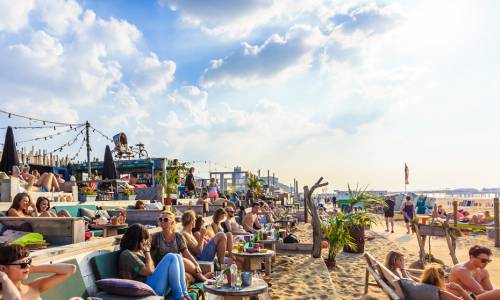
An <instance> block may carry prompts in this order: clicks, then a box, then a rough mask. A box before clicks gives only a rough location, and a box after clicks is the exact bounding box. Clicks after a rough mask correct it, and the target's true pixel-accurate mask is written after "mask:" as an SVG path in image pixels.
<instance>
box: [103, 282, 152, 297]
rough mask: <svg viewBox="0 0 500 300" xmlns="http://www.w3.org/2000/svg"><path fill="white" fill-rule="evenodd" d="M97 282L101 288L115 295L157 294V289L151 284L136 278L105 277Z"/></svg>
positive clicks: (137, 295) (141, 295) (140, 295)
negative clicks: (154, 289)
mask: <svg viewBox="0 0 500 300" xmlns="http://www.w3.org/2000/svg"><path fill="white" fill-rule="evenodd" d="M96 284H97V287H98V288H99V289H100V290H103V291H105V292H108V293H110V294H113V295H119V296H127V297H144V296H156V293H155V291H153V289H152V288H151V287H150V286H149V285H147V284H145V283H144V282H140V281H136V280H129V279H121V278H105V279H101V280H97V281H96Z"/></svg>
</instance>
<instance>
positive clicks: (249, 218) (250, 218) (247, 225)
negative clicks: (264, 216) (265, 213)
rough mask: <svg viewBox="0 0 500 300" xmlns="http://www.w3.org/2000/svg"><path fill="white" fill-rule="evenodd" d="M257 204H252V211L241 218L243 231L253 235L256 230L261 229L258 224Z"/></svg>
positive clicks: (258, 206) (258, 207)
mask: <svg viewBox="0 0 500 300" xmlns="http://www.w3.org/2000/svg"><path fill="white" fill-rule="evenodd" d="M259 209H260V205H259V203H254V204H252V210H251V211H250V212H249V213H247V214H246V215H245V217H243V221H242V224H243V229H245V230H246V231H247V232H250V233H255V231H256V229H262V225H261V224H260V222H259Z"/></svg>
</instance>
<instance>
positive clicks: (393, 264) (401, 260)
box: [384, 251, 422, 281]
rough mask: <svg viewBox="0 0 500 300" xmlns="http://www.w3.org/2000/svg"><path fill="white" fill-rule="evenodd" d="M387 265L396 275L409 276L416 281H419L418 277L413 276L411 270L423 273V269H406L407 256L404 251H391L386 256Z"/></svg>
mask: <svg viewBox="0 0 500 300" xmlns="http://www.w3.org/2000/svg"><path fill="white" fill-rule="evenodd" d="M384 265H385V267H386V268H387V269H389V270H390V271H391V272H392V273H394V275H396V276H398V277H399V278H408V279H412V280H414V281H418V280H419V279H418V277H416V276H413V275H412V274H410V273H409V272H408V271H410V272H414V273H415V272H416V273H422V270H416V269H406V268H405V257H404V255H403V254H402V253H400V252H397V251H389V253H387V256H386V258H385V264H384Z"/></svg>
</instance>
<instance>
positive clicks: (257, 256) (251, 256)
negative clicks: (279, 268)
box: [233, 250, 275, 275]
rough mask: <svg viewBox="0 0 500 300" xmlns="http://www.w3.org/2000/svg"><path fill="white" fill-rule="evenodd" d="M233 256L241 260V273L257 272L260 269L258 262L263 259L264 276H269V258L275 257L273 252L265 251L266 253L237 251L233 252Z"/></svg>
mask: <svg viewBox="0 0 500 300" xmlns="http://www.w3.org/2000/svg"><path fill="white" fill-rule="evenodd" d="M233 254H234V256H237V257H242V258H243V271H246V272H255V271H256V270H259V269H260V268H261V265H260V260H261V259H262V258H264V259H265V261H264V265H265V272H266V275H270V274H271V258H272V257H273V256H274V255H275V252H274V251H273V250H267V251H266V253H260V252H256V253H247V252H242V253H238V251H233Z"/></svg>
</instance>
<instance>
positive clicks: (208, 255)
mask: <svg viewBox="0 0 500 300" xmlns="http://www.w3.org/2000/svg"><path fill="white" fill-rule="evenodd" d="M216 253H217V245H215V239H214V238H212V239H211V240H210V241H208V244H206V245H205V247H203V250H201V253H200V254H199V255H198V257H196V259H197V260H201V261H213V260H214V258H215V254H216Z"/></svg>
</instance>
